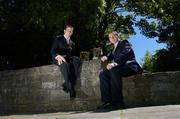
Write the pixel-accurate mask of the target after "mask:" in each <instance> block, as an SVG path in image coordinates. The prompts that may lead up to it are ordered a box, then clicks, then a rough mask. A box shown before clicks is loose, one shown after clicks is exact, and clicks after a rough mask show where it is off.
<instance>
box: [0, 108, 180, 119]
mask: <svg viewBox="0 0 180 119" xmlns="http://www.w3.org/2000/svg"><path fill="white" fill-rule="evenodd" d="M0 119H180V105H165V106H152V107H138V108H129V109H123V110H116V111H109V112H94V111H70V112H56V113H45V114H9V115H3V116H0Z"/></svg>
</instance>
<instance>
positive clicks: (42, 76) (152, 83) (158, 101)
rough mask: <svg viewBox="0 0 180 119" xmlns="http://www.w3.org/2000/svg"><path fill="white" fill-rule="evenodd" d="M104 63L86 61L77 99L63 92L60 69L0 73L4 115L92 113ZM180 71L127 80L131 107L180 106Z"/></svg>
mask: <svg viewBox="0 0 180 119" xmlns="http://www.w3.org/2000/svg"><path fill="white" fill-rule="evenodd" d="M101 68H102V66H101V63H100V60H98V59H97V60H91V61H84V62H83V63H82V66H81V69H80V74H79V76H78V79H77V83H76V93H77V98H76V99H75V100H70V97H69V94H67V93H65V92H64V91H63V90H62V84H63V82H64V80H63V76H62V74H61V73H60V70H59V67H58V66H56V65H47V66H41V67H35V68H27V69H20V70H14V71H13V70H10V71H2V72H0V112H4V111H13V112H14V111H17V112H47V111H67V110H90V109H95V108H96V106H97V105H98V104H100V96H101V94H100V84H99V73H100V71H101ZM179 77H180V71H176V72H156V73H144V74H140V75H135V76H131V77H127V78H123V94H124V101H125V104H126V105H127V106H129V107H134V106H149V105H164V104H179V103H180V100H179V99H180V86H179V84H180V78H179Z"/></svg>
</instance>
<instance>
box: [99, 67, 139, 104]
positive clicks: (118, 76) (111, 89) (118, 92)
mask: <svg viewBox="0 0 180 119" xmlns="http://www.w3.org/2000/svg"><path fill="white" fill-rule="evenodd" d="M134 74H136V72H135V71H133V70H132V69H130V68H129V67H128V66H127V65H124V66H122V67H119V66H117V67H113V68H112V69H110V70H107V69H106V70H104V71H101V72H100V75H99V78H100V90H101V100H102V102H109V103H121V104H123V103H124V102H123V94H122V77H127V76H131V75H134Z"/></svg>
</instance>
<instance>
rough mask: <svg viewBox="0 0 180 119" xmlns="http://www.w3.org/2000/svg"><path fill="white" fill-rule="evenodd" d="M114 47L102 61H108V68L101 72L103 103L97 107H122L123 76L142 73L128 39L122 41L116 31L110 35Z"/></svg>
mask: <svg viewBox="0 0 180 119" xmlns="http://www.w3.org/2000/svg"><path fill="white" fill-rule="evenodd" d="M108 37H109V41H110V42H111V43H112V44H113V45H114V48H113V49H112V50H111V51H110V52H109V53H108V55H107V56H103V57H101V61H102V62H105V61H108V64H107V66H106V69H105V70H103V71H102V72H100V75H99V77H100V90H101V100H102V102H103V104H102V105H101V106H99V107H98V108H97V109H100V110H101V109H112V110H115V109H120V108H122V107H123V106H124V102H123V94H122V79H121V77H126V76H131V75H134V74H138V73H142V72H143V70H142V68H141V67H140V66H139V64H138V63H137V62H136V60H135V55H134V52H133V50H132V48H131V45H130V44H129V42H128V41H127V40H123V41H120V40H119V39H118V34H117V33H116V32H111V33H109V35H108Z"/></svg>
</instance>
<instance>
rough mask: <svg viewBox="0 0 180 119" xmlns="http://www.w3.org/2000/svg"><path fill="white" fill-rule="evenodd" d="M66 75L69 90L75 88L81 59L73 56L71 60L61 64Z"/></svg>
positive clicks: (66, 84) (64, 75) (63, 73)
mask: <svg viewBox="0 0 180 119" xmlns="http://www.w3.org/2000/svg"><path fill="white" fill-rule="evenodd" d="M59 67H60V71H61V73H62V75H63V77H64V80H65V82H64V84H63V85H65V86H66V88H67V89H68V90H70V89H72V88H74V85H75V83H76V79H77V76H78V72H79V67H80V59H79V58H78V57H75V56H73V57H72V61H71V62H64V63H62V64H61V65H59Z"/></svg>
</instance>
